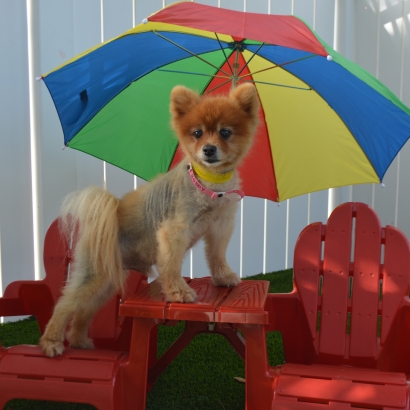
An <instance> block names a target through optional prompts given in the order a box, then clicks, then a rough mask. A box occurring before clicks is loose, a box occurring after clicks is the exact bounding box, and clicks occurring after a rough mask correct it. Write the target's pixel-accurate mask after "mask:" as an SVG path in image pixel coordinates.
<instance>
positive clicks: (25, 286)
mask: <svg viewBox="0 0 410 410" xmlns="http://www.w3.org/2000/svg"><path fill="white" fill-rule="evenodd" d="M53 308H54V300H53V297H52V294H51V292H50V289H49V287H48V286H47V284H46V283H45V282H44V281H42V280H41V281H34V280H32V281H30V280H28V281H15V282H12V283H10V284H9V285H8V286H7V288H6V290H5V291H4V296H3V297H1V298H0V316H23V315H33V316H36V318H37V321H38V324H39V327H40V330H41V332H43V331H44V328H45V326H46V324H47V322H48V321H49V319H50V317H51V314H52V311H53Z"/></svg>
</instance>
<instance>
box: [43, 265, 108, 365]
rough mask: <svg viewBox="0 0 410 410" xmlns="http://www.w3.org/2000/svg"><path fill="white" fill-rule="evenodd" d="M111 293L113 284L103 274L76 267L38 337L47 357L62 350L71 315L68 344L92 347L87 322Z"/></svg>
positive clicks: (59, 353) (58, 353)
mask: <svg viewBox="0 0 410 410" xmlns="http://www.w3.org/2000/svg"><path fill="white" fill-rule="evenodd" d="M83 272H87V273H85V274H83ZM114 293H115V291H114V287H112V285H111V284H110V282H109V281H108V280H107V279H106V278H105V277H104V276H101V275H98V274H94V273H92V272H90V271H89V270H88V271H87V270H82V269H76V272H75V273H74V274H73V276H72V277H71V278H70V281H69V282H68V283H67V285H66V286H65V288H64V290H63V295H62V296H61V298H60V299H59V301H58V302H57V304H56V306H55V308H54V312H53V316H52V318H51V319H50V321H49V323H48V324H47V327H46V329H45V331H44V334H43V336H42V337H41V339H40V346H41V347H42V349H43V351H44V353H45V354H46V355H47V356H49V357H53V356H56V355H61V354H62V353H63V351H64V336H65V331H66V327H67V325H68V323H69V321H70V320H71V319H73V322H72V326H71V330H70V332H69V335H68V340H69V342H70V345H72V346H74V347H82V348H92V347H93V345H92V341H91V340H90V339H89V338H88V335H87V330H88V326H89V323H90V321H91V319H92V317H93V316H94V314H95V313H96V311H97V310H98V309H99V308H100V307H101V306H102V305H103V304H104V303H105V302H106V301H107V300H108V299H109V298H110V297H111V296H112V295H113V294H114Z"/></svg>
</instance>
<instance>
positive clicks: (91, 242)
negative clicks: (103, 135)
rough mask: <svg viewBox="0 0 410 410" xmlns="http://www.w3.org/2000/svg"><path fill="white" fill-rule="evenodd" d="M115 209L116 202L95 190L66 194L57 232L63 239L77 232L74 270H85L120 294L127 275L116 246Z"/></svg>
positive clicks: (107, 194)
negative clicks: (98, 275)
mask: <svg viewBox="0 0 410 410" xmlns="http://www.w3.org/2000/svg"><path fill="white" fill-rule="evenodd" d="M118 205H119V199H118V198H116V197H115V196H113V195H112V194H110V193H109V192H108V191H107V190H105V189H101V188H98V187H89V188H86V189H84V190H82V191H79V192H75V193H73V194H70V195H68V196H67V197H66V198H65V200H64V202H63V205H62V209H61V225H60V229H61V231H62V232H63V233H64V234H65V235H66V237H67V238H70V236H71V233H72V232H74V231H75V229H76V228H77V229H78V231H77V235H78V241H77V245H76V251H75V257H74V266H75V267H74V270H75V269H76V266H77V267H78V266H80V265H83V266H87V269H89V268H91V271H92V272H93V273H94V274H97V273H98V274H101V275H104V276H105V277H107V278H108V279H109V280H110V282H111V283H112V284H113V285H114V287H115V288H116V290H118V291H119V292H123V291H124V287H125V281H126V278H127V272H126V271H125V270H124V267H123V264H122V257H121V252H120V248H119V244H118V231H119V223H118V217H117V209H118ZM80 259H81V261H80Z"/></svg>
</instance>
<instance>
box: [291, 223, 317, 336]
mask: <svg viewBox="0 0 410 410" xmlns="http://www.w3.org/2000/svg"><path fill="white" fill-rule="evenodd" d="M321 235H322V224H321V223H319V222H317V223H313V224H311V225H309V226H308V227H306V228H305V229H304V230H303V231H302V232H301V233H300V235H299V238H298V240H297V242H296V245H295V256H294V261H293V272H294V281H295V285H296V288H297V291H298V292H299V294H300V297H301V300H302V303H303V307H304V310H305V313H306V317H307V320H308V324H309V329H310V333H311V336H312V339H313V340H314V339H315V338H316V318H317V305H318V297H319V273H320V264H321V261H320V258H321V250H322V241H321Z"/></svg>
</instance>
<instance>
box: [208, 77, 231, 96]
mask: <svg viewBox="0 0 410 410" xmlns="http://www.w3.org/2000/svg"><path fill="white" fill-rule="evenodd" d="M230 81H231V79H230V78H229V80H226V81H225V82H223V83H221V84H218V85H217V86H216V87H214V88H212V89H210V90H206V93H205V94H209V93H211V92H212V91H215V90H216V89H218V88H219V87H222V86H224V85H225V84H228V83H229V82H230Z"/></svg>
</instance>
